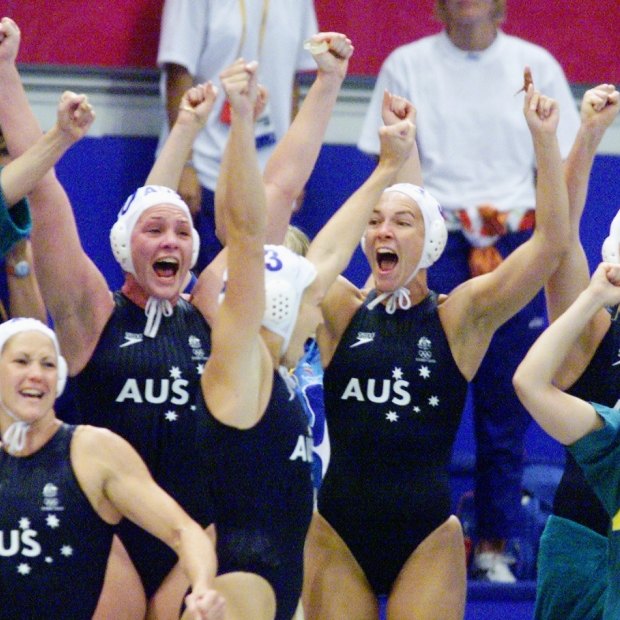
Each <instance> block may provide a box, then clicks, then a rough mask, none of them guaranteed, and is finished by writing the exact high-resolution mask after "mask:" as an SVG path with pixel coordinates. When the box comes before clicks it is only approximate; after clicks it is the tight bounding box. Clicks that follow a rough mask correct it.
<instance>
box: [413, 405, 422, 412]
mask: <svg viewBox="0 0 620 620" xmlns="http://www.w3.org/2000/svg"><path fill="white" fill-rule="evenodd" d="M420 411H421V409H420V407H418V406H417V405H416V406H415V407H414V408H413V412H414V413H420Z"/></svg>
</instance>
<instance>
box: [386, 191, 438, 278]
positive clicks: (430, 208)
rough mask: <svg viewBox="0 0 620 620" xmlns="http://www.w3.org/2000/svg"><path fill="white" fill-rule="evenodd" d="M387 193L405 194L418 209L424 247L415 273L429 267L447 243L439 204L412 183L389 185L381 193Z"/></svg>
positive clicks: (426, 192)
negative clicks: (422, 224) (422, 223)
mask: <svg viewBox="0 0 620 620" xmlns="http://www.w3.org/2000/svg"><path fill="white" fill-rule="evenodd" d="M387 192H400V193H401V194H405V196H408V197H409V198H411V199H412V200H415V202H416V204H417V205H418V207H420V211H421V212H422V219H423V220H424V245H423V247H422V256H421V257H420V262H419V263H418V266H417V267H416V273H417V272H418V270H420V269H426V268H428V267H430V266H431V265H432V264H433V263H434V262H436V261H437V260H438V259H439V257H440V256H441V254H442V252H443V251H444V248H445V247H446V242H447V241H448V229H447V228H446V221H445V220H444V218H443V215H442V214H441V207H440V206H439V203H438V202H437V201H436V200H435V199H434V198H433V197H432V196H431V194H430V193H429V192H428V191H426V190H425V189H424V188H423V187H420V186H419V185H414V184H413V183H397V184H396V185H391V186H390V187H388V188H386V189H385V190H384V192H383V193H384V194H385V193H387ZM410 279H411V278H410Z"/></svg>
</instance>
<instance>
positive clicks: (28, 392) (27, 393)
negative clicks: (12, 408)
mask: <svg viewBox="0 0 620 620" xmlns="http://www.w3.org/2000/svg"><path fill="white" fill-rule="evenodd" d="M19 394H20V396H23V397H24V398H35V399H37V400H41V399H42V398H43V392H42V391H41V390H36V389H34V388H25V389H23V390H20V391H19Z"/></svg>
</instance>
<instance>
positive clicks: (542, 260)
mask: <svg viewBox="0 0 620 620" xmlns="http://www.w3.org/2000/svg"><path fill="white" fill-rule="evenodd" d="M524 114H525V119H526V121H527V125H528V127H529V130H530V133H531V135H532V141H533V145H534V153H535V156H536V164H537V170H538V181H537V185H536V227H535V229H534V233H533V234H532V237H531V238H530V239H529V240H528V241H527V242H526V243H524V244H523V245H521V246H520V247H519V248H518V249H517V250H515V251H514V252H512V253H511V254H510V255H509V256H508V257H507V258H506V260H504V261H503V262H502V263H500V265H499V266H498V267H497V269H495V270H494V271H492V272H491V273H488V274H485V275H482V276H478V277H476V278H472V279H471V280H468V281H466V282H464V283H463V284H461V285H460V286H459V287H457V288H456V289H455V290H454V291H453V292H452V293H451V294H450V297H449V304H448V305H447V306H446V309H445V311H444V312H446V313H448V314H452V316H451V317H450V318H451V320H450V321H449V322H450V324H451V327H449V329H450V331H451V332H452V333H451V337H452V338H454V339H453V340H452V342H453V345H454V343H455V342H457V341H458V343H459V344H458V345H454V346H453V352H454V351H455V349H456V348H458V349H459V352H458V355H459V356H462V357H463V359H465V358H467V359H468V360H469V361H468V362H467V363H466V366H468V368H467V369H465V370H464V368H463V367H462V370H464V371H465V372H466V374H467V375H470V374H471V372H475V370H476V369H477V365H478V364H479V362H480V360H481V359H482V355H484V351H485V350H486V346H488V342H489V341H490V339H491V337H492V335H493V333H494V332H495V330H496V329H497V328H498V327H499V326H500V325H502V324H503V323H505V322H506V321H507V320H508V319H509V318H510V317H512V316H513V315H514V314H515V313H516V312H518V311H519V310H520V309H521V308H522V307H523V306H525V304H526V303H527V302H529V301H530V300H531V299H532V298H533V297H534V295H536V293H537V292H538V291H539V290H540V289H541V288H542V287H543V285H544V283H545V281H546V280H547V278H548V277H549V276H550V275H551V273H553V271H554V270H555V269H556V268H557V266H558V264H559V262H560V260H561V259H562V257H563V254H564V252H565V251H566V248H567V246H568V237H569V225H568V195H567V191H566V183H565V181H564V176H563V173H562V159H561V156H560V150H559V147H558V141H557V137H556V129H557V124H558V120H559V111H558V107H557V103H556V102H555V101H554V100H553V99H550V98H548V97H545V96H544V95H541V94H540V93H538V92H537V91H535V90H534V87H533V86H531V85H530V86H529V88H528V91H527V92H526V94H525V102H524ZM451 328H454V329H451ZM483 343H485V344H484V346H481V344H483ZM461 362H463V360H461Z"/></svg>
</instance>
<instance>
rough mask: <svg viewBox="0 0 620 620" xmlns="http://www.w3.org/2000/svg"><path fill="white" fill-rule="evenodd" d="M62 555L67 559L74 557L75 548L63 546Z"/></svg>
mask: <svg viewBox="0 0 620 620" xmlns="http://www.w3.org/2000/svg"><path fill="white" fill-rule="evenodd" d="M60 554H61V555H64V556H65V557H66V558H68V557H69V556H72V555H73V547H72V546H71V545H63V546H62V547H61V548H60Z"/></svg>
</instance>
